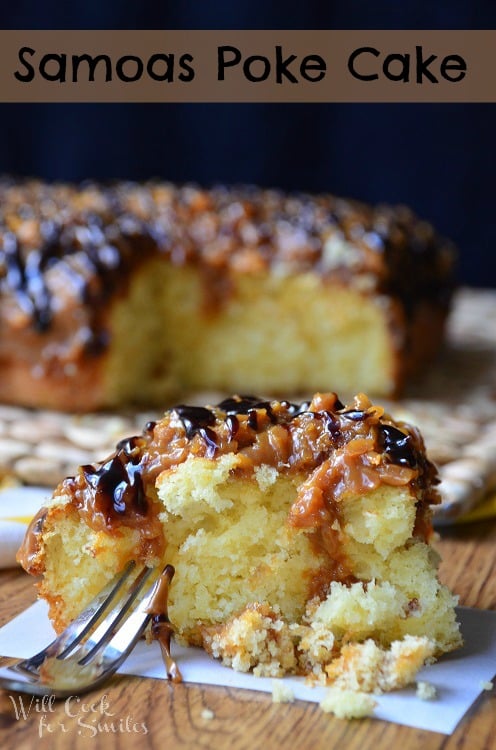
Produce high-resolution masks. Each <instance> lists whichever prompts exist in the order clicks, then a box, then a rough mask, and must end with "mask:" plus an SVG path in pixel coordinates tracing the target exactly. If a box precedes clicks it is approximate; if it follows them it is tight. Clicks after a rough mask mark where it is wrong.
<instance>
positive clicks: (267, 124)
mask: <svg viewBox="0 0 496 750" xmlns="http://www.w3.org/2000/svg"><path fill="white" fill-rule="evenodd" d="M0 24H1V28H4V29H8V28H18V29H36V28H47V29H48V28H51V29H56V28H59V29H64V28H101V29H105V28H108V29H111V28H115V29H118V28H128V29H140V28H143V29H145V28H171V29H173V28H184V29H187V28H192V29H193V28H198V29H201V28H204V29H208V28H211V29H213V28H226V29H229V28H231V29H235V28H253V29H256V28H260V29H262V28H269V29H270V28H280V29H282V28H295V29H298V28H302V29H303V28H310V29H311V28H322V29H325V28H335V29H346V28H357V29H367V28H369V29H373V28H376V29H381V28H383V29H387V28H389V29H395V28H397V29H403V28H405V29H408V28H411V29H422V28H424V29H429V28H432V29H441V28H446V29H449V28H458V29H478V28H496V3H494V2H493V1H492V0H485V1H479V2H469V0H452V2H448V1H447V0H446V1H444V2H436V3H435V7H432V4H431V3H428V2H423V3H421V2H408V1H407V2H399V0H390V1H389V2H387V1H386V0H382V1H381V0H377V1H376V2H370V0H361V1H359V2H353V1H352V0H351V1H349V2H343V1H342V0H341V1H340V2H333V1H331V2H315V1H312V0H310V1H308V2H283V3H270V4H269V3H268V2H264V3H262V2H254V1H253V0H252V2H246V1H245V0H241V1H239V2H238V1H237V0H231V2H220V1H217V2H215V1H213V2H208V3H207V2H203V3H200V2H192V1H191V2H170V3H163V2H162V3H161V2H158V0H155V1H154V2H152V1H151V0H147V1H145V2H138V1H136V2H133V3H124V2H115V0H99V2H96V1H95V0H86V1H85V2H72V3H70V4H67V6H66V7H63V6H62V4H61V3H60V2H55V1H53V2H39V1H38V2H35V1H34V0H20V1H19V2H17V3H16V4H15V5H14V4H13V5H12V7H8V8H6V7H5V4H4V7H2V9H1V10H0ZM389 51H402V50H389ZM495 84H496V71H495ZM495 138H496V107H495V106H493V105H466V104H465V105H441V104H439V105H412V104H388V105H380V104H367V105H350V104H346V105H331V104H329V105H253V104H245V105H243V104H235V105H234V104H233V105H220V104H216V105H199V104H194V105H171V104H169V105H69V104H65V105H46V104H45V105H1V106H0V171H1V172H10V173H14V174H20V175H35V176H41V177H44V178H48V179H52V178H56V179H70V180H79V179H84V178H88V177H90V178H103V179H105V178H116V177H119V178H132V179H147V178H150V177H163V178H166V179H170V180H174V181H178V182H183V181H196V182H199V183H202V184H204V185H210V184H212V183H215V182H237V183H239V182H251V183H257V184H260V185H265V186H276V187H282V188H287V189H290V190H310V191H331V192H335V193H339V194H342V195H346V196H350V197H355V198H359V199H361V200H366V201H370V202H380V201H388V202H393V203H406V204H409V205H410V206H412V207H413V208H414V209H415V211H416V212H417V213H418V214H420V215H421V216H422V217H424V218H426V219H429V220H431V221H432V222H433V223H434V224H435V225H436V226H437V227H438V229H440V230H441V231H442V232H443V233H445V234H446V235H448V236H450V237H451V238H452V239H454V240H455V242H456V243H457V244H458V246H459V249H460V267H459V278H460V281H462V282H463V283H467V284H472V285H478V286H494V287H496V251H495V247H494V237H495V236H496V205H495V193H496V188H495V180H496V159H495Z"/></svg>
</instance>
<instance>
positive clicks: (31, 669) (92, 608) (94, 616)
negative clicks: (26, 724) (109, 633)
mask: <svg viewBox="0 0 496 750" xmlns="http://www.w3.org/2000/svg"><path fill="white" fill-rule="evenodd" d="M135 567H136V564H135V562H134V561H133V560H131V561H130V562H129V563H128V564H127V565H126V567H125V568H124V570H123V571H121V572H120V573H118V574H117V575H115V576H114V578H113V579H112V580H111V581H110V582H109V583H108V584H107V586H105V588H104V589H102V591H100V592H99V593H98V594H97V595H96V596H95V597H94V599H92V601H91V602H90V603H89V605H88V606H87V607H86V608H85V609H84V610H83V611H82V612H81V613H80V614H79V615H78V616H77V617H76V619H75V620H73V621H72V622H71V623H70V625H68V626H67V628H66V629H65V630H64V631H63V632H62V633H61V634H60V635H59V636H58V637H57V638H55V640H53V641H52V642H51V643H50V644H48V646H46V648H44V649H42V650H41V651H39V652H38V653H37V654H34V655H33V656H31V657H30V658H29V659H25V660H23V661H20V662H18V663H17V664H15V665H14V666H13V667H12V669H15V671H18V672H22V673H24V674H26V675H33V676H34V677H36V676H37V674H38V672H37V670H38V667H39V666H40V665H41V664H43V662H44V661H45V659H46V658H47V656H58V655H62V654H64V655H66V654H68V653H69V652H70V651H72V650H73V649H74V648H75V647H76V646H77V645H78V644H79V643H81V641H82V640H83V638H85V636H86V635H87V633H88V632H89V631H90V630H91V628H92V627H93V626H94V625H95V623H96V622H97V621H98V620H99V619H100V617H101V616H102V614H103V613H104V612H105V610H106V609H107V608H108V607H109V605H110V604H111V603H112V601H113V600H114V599H115V597H116V596H117V594H118V592H119V591H120V589H121V588H122V586H123V585H124V584H125V583H126V581H127V580H128V579H129V576H130V575H131V573H132V571H133V570H134V568H135Z"/></svg>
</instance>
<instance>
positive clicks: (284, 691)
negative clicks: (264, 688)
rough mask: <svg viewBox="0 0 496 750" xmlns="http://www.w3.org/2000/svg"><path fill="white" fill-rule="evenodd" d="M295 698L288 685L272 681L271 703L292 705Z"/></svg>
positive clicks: (280, 681) (279, 681)
mask: <svg viewBox="0 0 496 750" xmlns="http://www.w3.org/2000/svg"><path fill="white" fill-rule="evenodd" d="M294 699H295V697H294V693H293V690H292V689H291V688H290V687H289V685H285V684H284V682H282V680H272V703H293V701H294Z"/></svg>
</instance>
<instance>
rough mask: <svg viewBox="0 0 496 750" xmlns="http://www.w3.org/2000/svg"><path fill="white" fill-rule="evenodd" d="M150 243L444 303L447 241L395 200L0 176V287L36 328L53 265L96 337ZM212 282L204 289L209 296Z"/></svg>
mask: <svg viewBox="0 0 496 750" xmlns="http://www.w3.org/2000/svg"><path fill="white" fill-rule="evenodd" d="M151 253H163V254H166V255H167V256H168V257H169V259H170V261H171V262H172V263H173V264H175V265H184V264H189V263H194V264H198V265H200V266H201V267H202V268H203V269H204V270H205V272H206V273H207V275H208V271H209V269H210V270H213V271H214V272H215V276H218V275H219V273H222V271H226V270H227V269H230V268H231V269H235V270H239V271H247V272H257V271H260V270H264V269H269V268H271V267H274V266H277V267H278V268H279V269H282V270H284V271H285V272H294V271H305V270H308V269H309V268H315V269H316V270H318V271H319V272H320V273H322V274H323V275H325V276H329V275H334V276H337V277H339V278H345V279H346V280H347V281H349V282H350V283H353V279H358V281H357V283H358V284H360V283H362V284H363V280H362V281H360V277H362V276H363V275H366V276H367V278H368V279H369V283H370V279H371V278H372V277H373V278H374V279H376V282H375V283H376V286H377V288H378V289H379V290H383V291H384V290H388V291H389V292H390V293H393V294H395V295H396V296H398V297H399V298H401V299H402V300H403V301H404V302H405V307H406V309H407V310H408V309H409V308H410V307H411V303H413V300H414V297H416V296H418V294H419V289H422V290H423V292H422V294H423V295H424V296H425V297H426V298H432V299H438V300H439V301H440V302H442V303H447V302H448V298H449V296H450V295H451V291H452V287H453V279H452V273H451V270H452V265H453V257H452V248H451V246H450V245H449V243H448V242H447V241H446V240H444V239H443V238H441V237H439V236H438V235H437V234H436V232H435V231H434V230H433V229H432V227H431V226H430V225H429V224H427V223H426V222H422V221H419V220H418V219H417V218H416V217H415V216H414V215H413V214H412V213H411V212H410V211H409V210H408V209H406V208H403V207H399V208H391V207H385V206H380V207H377V208H372V207H369V206H366V205H364V204H361V203H358V202H354V201H347V200H343V199H340V198H336V197H334V196H332V195H319V196H311V195H305V194H298V195H287V194H284V193H282V192H279V191H275V190H261V189H256V188H253V187H238V188H227V187H216V188H214V189H212V190H204V189H201V188H199V187H196V186H192V185H186V186H182V187H178V186H174V185H171V184H170V183H159V182H157V183H152V182H149V183H144V184H139V183H131V182H127V183H116V184H112V185H99V184H96V183H91V182H86V183H84V184H81V185H70V184H62V183H55V184H46V183H42V182H40V181H37V180H21V181H16V180H11V179H6V178H3V179H1V180H0V293H2V294H4V295H8V296H12V297H13V298H15V300H16V302H17V305H18V307H19V308H20V309H21V310H22V311H23V313H24V314H25V315H27V316H28V317H30V319H31V322H32V326H33V328H34V329H35V330H36V331H37V332H38V333H43V332H46V331H47V330H49V329H50V328H51V327H52V326H53V325H54V321H55V318H56V308H57V300H56V297H55V298H54V294H53V288H52V287H53V277H54V273H55V272H58V273H60V274H61V278H62V279H63V280H64V285H65V286H66V287H67V288H71V289H72V290H73V291H75V293H76V294H77V295H78V296H79V297H80V299H81V301H82V302H83V303H85V304H86V305H87V307H88V310H90V311H91V314H90V316H89V329H90V330H89V332H88V336H89V338H88V342H87V345H88V347H89V348H91V349H92V350H95V352H97V351H99V350H101V349H102V348H104V347H105V346H106V340H105V335H104V334H105V331H104V330H103V329H102V330H100V327H101V323H100V315H99V313H100V310H101V308H102V306H103V305H104V303H105V300H106V299H107V298H108V297H109V296H110V295H111V294H112V293H113V292H114V291H115V290H116V289H117V288H118V286H119V284H120V283H121V282H122V280H123V278H125V276H126V272H127V271H128V270H129V269H130V268H132V267H134V266H135V265H137V264H138V263H140V262H142V261H143V260H144V259H145V258H146V257H147V256H148V255H150V254H151ZM371 275H372V276H371ZM208 279H209V281H210V282H212V281H213V277H211V276H208ZM419 279H422V280H423V282H424V283H422V284H419V283H418V280H419ZM222 289H223V284H222V283H221V284H220V285H219V287H218V288H217V287H216V290H215V291H216V294H215V295H210V298H211V299H210V301H211V303H212V304H218V298H219V293H220V292H221V291H222ZM221 296H222V295H220V297H221ZM216 300H217V302H216Z"/></svg>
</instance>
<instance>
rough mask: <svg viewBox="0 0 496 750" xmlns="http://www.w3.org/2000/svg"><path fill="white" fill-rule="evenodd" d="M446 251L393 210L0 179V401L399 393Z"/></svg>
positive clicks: (432, 336)
mask: <svg viewBox="0 0 496 750" xmlns="http://www.w3.org/2000/svg"><path fill="white" fill-rule="evenodd" d="M452 288H453V252H452V249H451V247H450V246H449V243H447V242H446V241H445V240H443V239H442V238H440V237H439V236H438V235H437V234H436V233H435V231H434V230H433V229H432V227H431V226H430V225H428V224H427V223H426V222H422V221H420V220H418V219H417V218H416V217H415V216H414V215H413V214H412V213H411V212H410V211H409V210H408V209H406V208H395V209H393V208H390V207H377V208H371V207H368V206H365V205H362V204H359V203H355V202H352V201H346V200H342V199H338V198H335V197H333V196H330V195H321V196H309V195H298V196H295V195H285V194H283V193H279V192H276V191H270V190H261V189H255V188H249V187H241V188H221V187H219V188H214V189H211V190H203V189H199V188H197V187H192V186H184V187H175V186H172V185H170V184H166V183H159V182H157V183H147V184H135V183H117V184H114V185H110V186H102V185H96V184H90V183H88V184H83V185H79V186H74V185H64V184H44V183H42V182H39V181H35V180H25V181H14V180H8V179H4V180H2V181H0V318H1V324H2V325H1V327H0V402H4V403H5V402H8V403H17V404H23V405H26V406H34V407H46V408H55V409H60V410H68V411H88V410H95V409H100V408H105V407H108V408H112V407H120V406H122V405H129V404H133V403H139V402H140V403H142V404H143V403H144V404H146V405H150V404H158V405H159V406H163V405H164V404H170V403H173V402H174V401H177V400H178V399H182V398H184V396H183V394H187V393H188V392H192V391H196V390H202V391H220V392H222V393H232V392H238V393H243V392H250V393H251V392H257V393H266V394H270V395H271V396H275V397H277V396H280V395H282V394H284V395H287V394H295V395H297V394H300V395H299V396H298V397H301V394H308V393H313V392H314V391H316V390H327V389H328V387H329V383H332V384H333V387H334V388H336V389H337V390H338V391H339V392H340V393H342V394H344V395H346V396H347V397H351V396H352V395H353V394H354V393H355V392H358V391H362V390H363V391H366V392H368V393H370V394H374V395H380V396H384V395H395V394H397V393H398V392H399V390H400V389H401V387H402V385H403V383H404V381H405V378H407V377H408V376H410V375H411V374H412V373H415V372H419V371H421V369H422V367H423V366H424V364H425V363H426V362H427V361H428V360H429V359H430V358H431V357H432V355H433V354H434V352H435V351H436V350H437V348H438V346H439V342H440V340H441V337H442V334H443V326H444V322H445V318H446V314H447V311H448V306H449V300H450V296H451V292H452Z"/></svg>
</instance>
